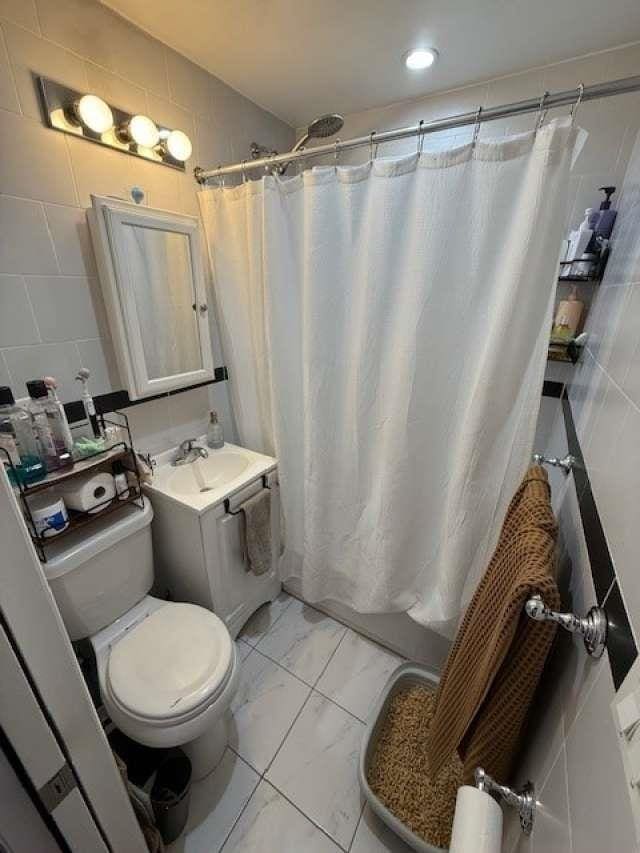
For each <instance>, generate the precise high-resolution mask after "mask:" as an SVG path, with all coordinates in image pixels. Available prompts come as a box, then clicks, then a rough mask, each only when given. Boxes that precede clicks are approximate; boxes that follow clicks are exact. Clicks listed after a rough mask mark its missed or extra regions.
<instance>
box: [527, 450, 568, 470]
mask: <svg viewBox="0 0 640 853" xmlns="http://www.w3.org/2000/svg"><path fill="white" fill-rule="evenodd" d="M533 462H534V463H535V464H536V465H553V467H554V468H562V470H563V471H564V472H565V474H568V473H569V472H570V471H571V469H572V468H573V466H574V465H575V464H576V457H575V456H572V455H571V454H570V453H567V455H566V456H563V457H562V459H560V458H559V457H558V456H544V455H543V454H542V453H534V454H533Z"/></svg>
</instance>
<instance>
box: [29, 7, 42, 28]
mask: <svg viewBox="0 0 640 853" xmlns="http://www.w3.org/2000/svg"><path fill="white" fill-rule="evenodd" d="M31 6H32V8H33V11H34V13H35V16H36V24H37V26H38V33H37V34H38V35H39V36H41V37H43V35H42V21H41V20H40V10H39V9H38V4H37V3H36V0H31ZM30 32H31V31H30Z"/></svg>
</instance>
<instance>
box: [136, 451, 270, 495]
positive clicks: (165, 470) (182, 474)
mask: <svg viewBox="0 0 640 853" xmlns="http://www.w3.org/2000/svg"><path fill="white" fill-rule="evenodd" d="M198 443H199V444H200V445H202V446H205V444H206V443H205V441H204V439H201V440H200V441H199V442H198ZM175 455H176V450H175V449H174V450H169V451H166V452H165V453H161V454H159V455H158V456H156V457H155V462H156V468H155V471H154V476H153V482H152V483H151V484H150V485H148V486H145V489H146V491H147V492H148V493H149V495H150V496H151V498H152V500H153V495H154V493H155V494H160V495H164V496H165V497H168V498H170V499H172V500H174V501H177V502H178V503H180V504H182V505H184V506H188V507H189V508H191V509H194V510H196V511H197V512H203V511H204V510H206V509H207V508H209V507H211V506H214V505H215V504H217V503H220V502H221V501H223V500H225V499H226V498H228V497H230V496H231V495H232V494H234V492H237V491H239V490H240V489H242V488H243V487H244V486H245V485H247V484H248V483H250V482H252V481H253V480H255V479H257V478H258V477H260V476H262V475H263V474H266V473H267V472H269V471H272V470H273V469H274V468H275V467H276V460H275V459H274V458H273V457H271V456H264V455H263V454H262V453H255V452H254V451H253V450H248V449H247V448H246V447H238V446H236V445H235V444H228V443H226V444H225V445H224V447H222V448H221V449H220V450H209V456H208V457H207V458H206V459H202V458H201V457H198V458H196V459H195V460H194V461H193V462H187V463H186V464H185V465H178V466H174V465H172V464H171V462H172V460H173V459H174V458H175Z"/></svg>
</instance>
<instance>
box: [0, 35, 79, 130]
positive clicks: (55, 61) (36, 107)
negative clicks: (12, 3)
mask: <svg viewBox="0 0 640 853" xmlns="http://www.w3.org/2000/svg"><path fill="white" fill-rule="evenodd" d="M2 28H3V31H4V35H5V39H6V42H7V50H8V53H9V58H10V60H11V65H12V67H13V73H14V76H15V80H16V85H17V87H18V96H19V98H20V106H21V108H22V112H23V113H24V114H25V115H28V116H31V118H34V119H38V120H41V117H42V107H41V106H40V98H39V93H38V87H37V83H36V81H35V79H34V74H42V75H43V76H45V77H51V78H52V79H53V80H56V81H57V82H58V83H63V84H64V85H65V86H70V87H71V88H73V89H79V90H80V91H86V90H87V87H88V81H87V74H86V70H85V65H84V62H83V61H82V60H81V59H80V58H79V57H78V56H74V55H73V54H72V53H70V52H69V51H68V50H65V49H64V48H63V47H61V46H60V45H57V44H53V43H52V42H50V41H48V40H47V39H45V38H40V37H39V36H37V35H35V34H34V33H31V32H28V31H27V30H24V29H22V27H15V26H13V25H12V24H8V23H3V25H2Z"/></svg>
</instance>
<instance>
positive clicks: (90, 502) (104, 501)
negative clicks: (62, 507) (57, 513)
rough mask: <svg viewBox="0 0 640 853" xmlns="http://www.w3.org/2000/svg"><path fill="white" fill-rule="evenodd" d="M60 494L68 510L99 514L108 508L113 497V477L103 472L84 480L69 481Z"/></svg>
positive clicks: (114, 490) (114, 488)
mask: <svg viewBox="0 0 640 853" xmlns="http://www.w3.org/2000/svg"><path fill="white" fill-rule="evenodd" d="M61 492H62V495H63V497H64V502H65V504H66V505H67V506H68V507H69V508H70V509H76V510H80V511H81V512H100V511H101V510H103V509H105V508H106V507H107V506H108V501H110V500H112V498H114V497H115V494H116V487H115V481H114V479H113V476H112V475H111V474H108V473H107V472H106V471H105V472H103V473H101V474H94V475H93V476H92V477H86V478H85V479H84V480H81V479H80V478H78V479H74V480H69V482H68V483H66V484H65V485H64V487H63V488H62V489H61Z"/></svg>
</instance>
